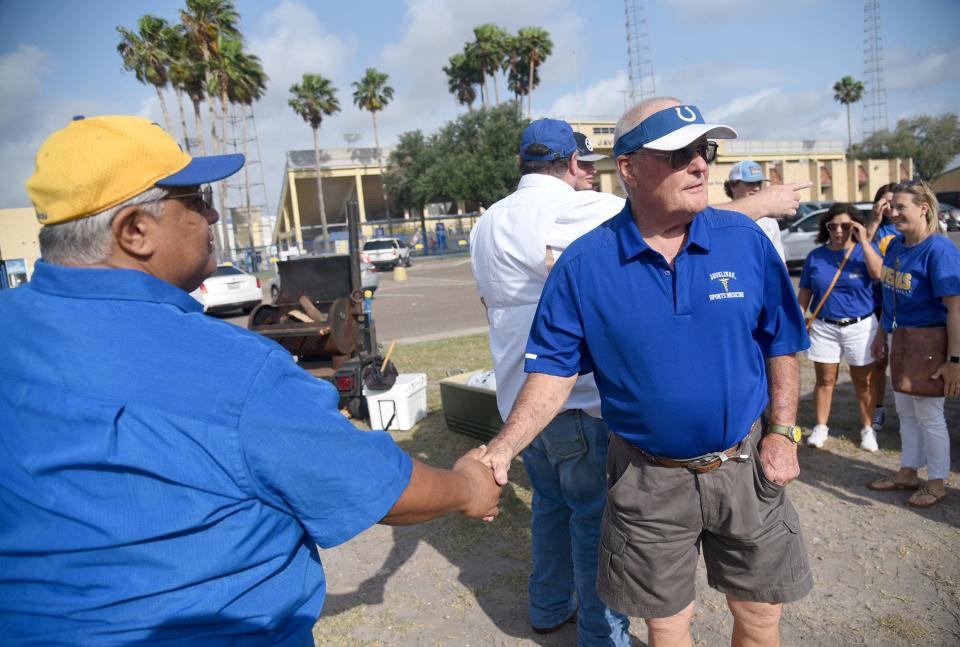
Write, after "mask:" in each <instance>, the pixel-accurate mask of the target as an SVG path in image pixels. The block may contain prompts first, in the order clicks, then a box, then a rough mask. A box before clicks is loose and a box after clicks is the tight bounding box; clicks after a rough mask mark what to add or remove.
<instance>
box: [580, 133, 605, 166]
mask: <svg viewBox="0 0 960 647" xmlns="http://www.w3.org/2000/svg"><path fill="white" fill-rule="evenodd" d="M573 138H574V139H575V140H576V141H577V161H579V162H597V161H599V160H602V159H606V158H607V157H608V156H607V155H601V154H600V153H597V152H595V151H594V150H593V142H591V141H590V138H589V137H587V136H586V135H584V134H583V133H576V132H575V133H573Z"/></svg>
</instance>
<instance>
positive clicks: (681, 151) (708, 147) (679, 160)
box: [634, 142, 718, 171]
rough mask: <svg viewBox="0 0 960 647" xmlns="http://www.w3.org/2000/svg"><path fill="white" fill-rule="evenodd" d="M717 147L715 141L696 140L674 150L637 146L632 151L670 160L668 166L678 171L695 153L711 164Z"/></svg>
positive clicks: (684, 166) (691, 159)
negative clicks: (657, 149) (656, 149)
mask: <svg viewBox="0 0 960 647" xmlns="http://www.w3.org/2000/svg"><path fill="white" fill-rule="evenodd" d="M717 148H718V144H717V142H696V143H693V144H690V145H689V146H685V147H684V148H678V149H677V150H675V151H654V150H649V149H647V148H639V149H637V150H636V151H634V152H635V153H643V154H644V155H648V156H649V157H659V158H660V159H668V160H670V166H671V167H673V170H674V171H679V170H680V169H682V168H686V167H687V165H688V164H690V162H692V161H693V158H694V157H696V156H697V155H699V156H700V157H702V158H703V160H704V161H705V162H706V163H707V164H711V163H712V162H713V161H714V160H715V159H717Z"/></svg>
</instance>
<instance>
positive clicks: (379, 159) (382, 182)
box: [370, 110, 393, 234]
mask: <svg viewBox="0 0 960 647" xmlns="http://www.w3.org/2000/svg"><path fill="white" fill-rule="evenodd" d="M370 116H371V117H373V142H374V145H375V146H376V147H377V167H378V168H379V169H380V189H381V190H382V191H383V211H384V213H386V214H387V229H388V230H389V231H390V234H393V223H391V222H390V219H391V218H390V202H389V200H388V198H387V181H386V178H384V177H383V151H381V150H380V131H379V130H377V112H376V110H371V111H370Z"/></svg>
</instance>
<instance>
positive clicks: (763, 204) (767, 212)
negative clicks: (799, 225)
mask: <svg viewBox="0 0 960 647" xmlns="http://www.w3.org/2000/svg"><path fill="white" fill-rule="evenodd" d="M811 186H813V183H812V182H792V183H790V184H771V185H769V186H767V187H764V188H763V189H761V190H760V191H758V192H757V193H754V194H753V195H748V196H747V197H745V198H740V199H739V200H734V201H732V202H725V203H723V204H718V205H714V206H715V207H717V208H718V209H729V210H730V211H739V212H740V213H744V214H746V215H747V217H748V218H751V219H753V220H759V219H760V218H783V217H784V216H795V215H797V207H799V206H800V193H799V191H802V190H803V189H809V188H810V187H811Z"/></svg>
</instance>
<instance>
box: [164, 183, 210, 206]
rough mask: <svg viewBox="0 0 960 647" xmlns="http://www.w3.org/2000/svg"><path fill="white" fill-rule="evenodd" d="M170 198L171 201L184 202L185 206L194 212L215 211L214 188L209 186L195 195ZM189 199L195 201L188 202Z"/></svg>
mask: <svg viewBox="0 0 960 647" xmlns="http://www.w3.org/2000/svg"><path fill="white" fill-rule="evenodd" d="M168 198H169V199H171V200H184V201H185V204H186V205H187V206H188V207H189V208H190V209H193V210H194V211H206V210H208V209H213V187H212V186H210V185H209V184H204V185H203V186H201V187H200V190H199V191H196V192H194V193H178V194H175V195H171V196H168ZM188 198H193V199H192V200H189V201H188V200H187V199H188Z"/></svg>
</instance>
